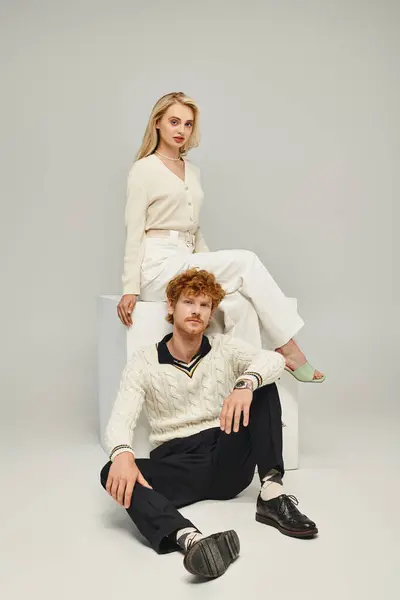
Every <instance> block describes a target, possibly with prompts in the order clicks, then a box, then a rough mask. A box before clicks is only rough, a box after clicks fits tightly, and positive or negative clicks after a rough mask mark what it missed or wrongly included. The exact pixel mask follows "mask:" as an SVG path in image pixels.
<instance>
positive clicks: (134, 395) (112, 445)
mask: <svg viewBox="0 0 400 600" xmlns="http://www.w3.org/2000/svg"><path fill="white" fill-rule="evenodd" d="M145 397H146V376H145V372H144V365H143V362H142V360H141V358H140V356H138V354H134V355H133V356H132V358H131V359H130V360H129V362H128V363H127V365H126V367H125V369H124V371H123V373H122V378H121V382H120V386H119V390H118V394H117V398H116V400H115V403H114V406H113V409H112V411H111V416H110V419H109V421H108V424H107V427H106V431H105V436H104V441H105V443H106V446H107V448H108V451H109V453H110V460H111V461H113V460H114V458H115V457H116V456H117V455H118V454H120V453H121V452H126V451H128V452H131V453H132V454H134V450H133V447H132V440H133V431H134V429H135V426H136V423H137V420H138V418H139V415H140V411H141V409H142V406H143V403H144V400H145Z"/></svg>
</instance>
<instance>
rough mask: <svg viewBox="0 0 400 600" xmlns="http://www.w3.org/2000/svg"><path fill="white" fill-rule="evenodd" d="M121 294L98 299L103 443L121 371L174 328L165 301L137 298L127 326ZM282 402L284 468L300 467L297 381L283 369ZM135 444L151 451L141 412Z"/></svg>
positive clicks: (145, 451)
mask: <svg viewBox="0 0 400 600" xmlns="http://www.w3.org/2000/svg"><path fill="white" fill-rule="evenodd" d="M119 299H120V298H119V297H118V296H100V297H99V299H98V317H99V321H98V332H99V338H98V398H99V416H100V440H101V444H102V446H103V448H104V450H105V451H106V452H108V450H107V448H106V447H105V446H104V432H105V428H106V426H107V423H108V420H109V418H110V414H111V410H112V407H113V404H114V402H115V399H116V397H117V392H118V388H119V383H120V380H121V375H122V371H123V369H124V367H125V365H126V363H127V361H128V359H129V357H130V356H131V355H132V353H133V352H134V351H135V350H137V349H138V348H141V347H143V346H148V345H151V344H155V343H156V342H159V341H160V340H161V339H162V338H163V337H164V336H165V335H166V334H167V333H169V332H170V331H172V325H170V324H169V323H167V321H166V320H165V316H166V314H167V303H166V302H141V301H138V302H137V303H136V306H135V310H134V313H133V325H132V327H131V328H129V329H128V328H126V327H125V326H124V325H122V323H121V322H120V320H119V319H118V317H117V304H118V302H119ZM277 385H278V390H279V396H280V399H281V404H282V422H283V423H282V425H283V458H284V463H285V469H287V470H290V469H297V467H298V402H297V400H298V384H297V382H296V380H295V379H294V378H293V377H292V376H291V375H289V373H286V372H284V373H283V375H282V377H281V379H280V380H279V381H278V382H277ZM133 444H134V447H135V453H136V455H137V456H138V457H142V458H146V457H148V456H149V452H150V450H151V447H150V442H149V424H148V422H147V418H146V415H145V412H144V411H142V413H141V415H140V417H139V420H138V423H137V425H136V428H135V432H134V440H133Z"/></svg>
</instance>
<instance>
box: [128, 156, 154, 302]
mask: <svg viewBox="0 0 400 600" xmlns="http://www.w3.org/2000/svg"><path fill="white" fill-rule="evenodd" d="M147 205H148V197H147V192H146V189H145V185H144V182H143V177H142V176H141V174H140V173H139V172H138V168H137V163H135V164H134V165H133V167H132V169H131V170H130V173H129V176H128V184H127V201H126V208H125V228H126V242H125V255H124V273H123V276H122V283H123V293H124V294H137V295H138V294H140V267H141V264H142V260H143V253H144V230H145V226H146V216H147Z"/></svg>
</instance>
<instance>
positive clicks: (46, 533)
mask: <svg viewBox="0 0 400 600" xmlns="http://www.w3.org/2000/svg"><path fill="white" fill-rule="evenodd" d="M335 346H336V347H337V344H336V345H335ZM369 348H370V345H369V343H368V342H367V340H366V341H365V345H362V346H361V350H359V352H358V355H357V356H358V360H357V361H355V362H354V361H353V364H352V356H353V350H352V348H351V347H347V348H344V349H343V351H342V352H341V354H340V357H339V358H338V357H337V356H336V354H335V356H334V355H333V354H330V353H329V351H328V350H327V351H326V352H325V354H324V357H323V358H324V361H323V362H324V365H327V366H328V367H331V368H332V365H334V364H335V365H336V370H335V373H334V374H333V375H331V377H330V379H329V380H327V382H326V384H324V386H322V387H321V388H319V387H318V386H313V387H312V388H310V387H304V386H303V388H302V395H301V400H300V415H301V419H300V421H301V422H300V427H301V468H300V469H299V470H297V471H291V472H288V473H287V476H286V479H285V484H286V489H287V491H288V493H293V494H295V495H296V496H297V497H298V498H299V500H300V507H301V508H302V509H303V510H304V512H306V513H307V514H308V515H309V516H310V517H312V518H313V519H314V520H315V521H316V522H317V523H318V526H319V528H320V535H319V537H318V538H317V539H315V540H312V541H305V540H294V539H290V538H286V537H284V536H282V535H281V534H280V533H279V532H278V531H276V530H274V529H271V528H268V527H265V526H263V525H260V524H258V523H256V521H255V520H254V510H255V499H256V495H257V491H258V488H257V481H256V480H254V482H253V484H252V486H251V487H249V488H248V489H247V490H246V491H245V492H244V493H243V494H242V495H241V496H240V497H238V498H236V499H235V500H232V501H229V502H204V503H200V504H198V505H195V506H192V507H188V508H186V509H184V510H183V512H184V514H186V515H190V517H191V519H193V520H194V521H195V522H196V523H197V524H198V526H199V527H200V528H201V529H203V531H204V532H210V533H211V532H213V531H219V530H223V529H227V528H231V527H234V528H235V529H236V530H237V531H238V533H239V535H240V539H241V544H242V552H241V556H240V558H239V559H238V561H237V562H236V563H235V564H234V565H232V567H231V568H230V569H229V571H228V572H227V573H226V574H225V575H224V576H223V577H222V578H220V579H219V580H216V581H213V582H209V583H205V584H199V583H197V582H196V581H193V579H192V578H191V576H190V575H189V574H187V573H186V571H185V570H184V569H183V566H182V557H181V556H180V555H179V554H171V555H166V556H161V557H160V556H157V555H156V554H155V553H153V551H152V550H151V549H150V548H149V547H148V546H147V545H146V543H145V542H144V541H143V540H142V539H140V537H138V535H137V534H136V532H135V528H134V526H133V525H132V524H131V522H130V520H129V518H128V517H127V515H126V513H125V511H124V510H123V509H122V508H121V507H119V506H118V505H117V504H116V503H114V501H113V500H112V499H111V498H110V497H109V496H108V495H107V494H106V493H105V492H104V491H103V489H102V488H101V487H100V484H99V480H98V473H99V470H100V468H101V466H102V465H103V463H104V462H105V460H106V456H105V454H104V452H103V450H102V449H101V448H100V446H99V445H98V443H97V439H96V434H95V431H87V430H86V429H85V427H84V426H82V425H79V423H78V422H75V423H74V422H69V421H68V419H66V420H65V421H62V424H61V425H60V424H59V425H58V427H57V428H56V429H55V428H54V426H53V424H52V423H51V422H50V421H46V420H43V419H40V415H39V416H37V415H36V418H33V417H32V419H22V418H18V416H17V415H18V414H19V413H18V409H16V410H15V413H14V416H15V418H14V421H13V423H11V424H10V423H8V424H7V427H6V426H4V422H3V426H2V431H1V436H0V455H1V457H2V470H1V471H2V482H1V490H2V492H1V498H0V504H1V513H0V514H1V519H2V524H1V535H0V555H1V561H0V592H1V597H2V598H4V599H5V600H21V599H23V598H27V597H41V598H42V599H43V600H47V599H53V598H57V599H58V600H61V599H65V600H67V599H68V600H70V599H71V598H74V599H75V598H77V599H80V598H96V599H104V600H105V599H107V600H109V599H110V598H111V599H114V598H115V599H116V598H139V597H146V598H150V599H153V598H154V599H156V598H160V597H164V598H165V597H167V598H169V597H170V598H174V600H175V599H180V598H182V599H185V600H187V599H188V598H197V597H203V595H205V594H206V593H208V594H209V595H210V596H211V597H213V598H219V597H222V596H223V595H225V596H224V597H226V598H232V599H233V598H242V597H243V596H245V595H246V594H248V595H249V596H250V595H251V597H258V598H264V597H265V598H268V597H270V598H271V597H274V598H280V599H286V598H287V599H291V600H293V599H296V600H302V599H303V598H304V599H306V598H307V599H324V600H330V599H331V598H332V599H334V598H335V599H336V598H341V599H351V600H354V599H357V600H358V599H370V598H371V599H379V600H381V599H382V600H391V599H393V600H394V599H397V598H399V597H400V579H399V572H400V569H399V557H400V548H399V542H398V539H399V533H400V531H399V509H398V503H399V497H400V484H399V473H400V470H399V462H400V460H399V456H400V453H399V433H398V430H399V427H398V423H399V420H398V414H399V413H398V410H397V399H396V396H395V386H394V384H395V381H394V379H390V377H389V374H390V372H391V370H390V368H389V367H388V362H387V354H386V352H382V353H375V354H372V355H371V351H370V350H369ZM371 357H373V360H372V358H371ZM372 372H373V373H374V375H373V376H372ZM339 373H340V376H339Z"/></svg>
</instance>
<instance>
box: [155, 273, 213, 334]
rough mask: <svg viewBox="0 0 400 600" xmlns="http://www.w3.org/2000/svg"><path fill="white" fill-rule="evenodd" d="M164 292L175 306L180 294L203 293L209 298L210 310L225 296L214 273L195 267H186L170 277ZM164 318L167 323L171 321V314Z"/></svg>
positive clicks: (195, 294)
mask: <svg viewBox="0 0 400 600" xmlns="http://www.w3.org/2000/svg"><path fill="white" fill-rule="evenodd" d="M165 293H166V296H167V298H168V300H169V301H170V302H171V304H172V306H176V303H177V302H178V300H179V298H180V297H181V294H186V295H187V296H200V294H204V295H205V296H208V297H209V298H211V303H212V308H211V310H212V311H214V310H215V309H216V308H217V307H218V306H219V304H220V302H221V301H222V300H223V299H224V298H225V290H224V289H223V288H222V286H221V285H220V284H219V283H218V282H217V280H216V279H215V275H214V274H213V273H209V272H208V271H206V270H204V269H198V268H197V267H194V268H192V269H188V270H187V271H184V272H183V273H180V274H179V275H176V276H175V277H174V278H173V279H171V281H170V282H169V283H168V285H167V289H166V290H165ZM166 320H167V321H168V323H173V322H174V317H173V315H168V316H167V317H166Z"/></svg>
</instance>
